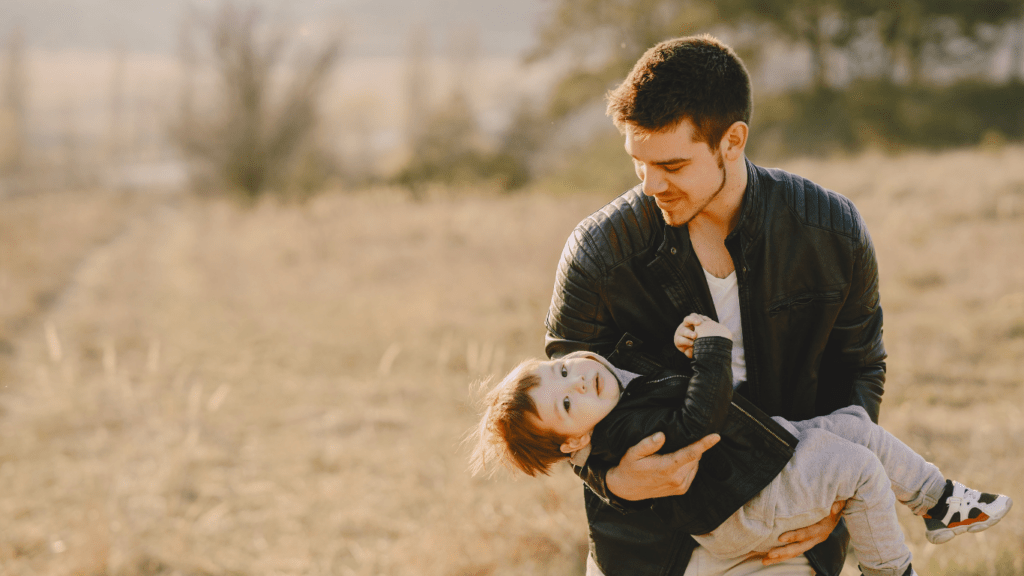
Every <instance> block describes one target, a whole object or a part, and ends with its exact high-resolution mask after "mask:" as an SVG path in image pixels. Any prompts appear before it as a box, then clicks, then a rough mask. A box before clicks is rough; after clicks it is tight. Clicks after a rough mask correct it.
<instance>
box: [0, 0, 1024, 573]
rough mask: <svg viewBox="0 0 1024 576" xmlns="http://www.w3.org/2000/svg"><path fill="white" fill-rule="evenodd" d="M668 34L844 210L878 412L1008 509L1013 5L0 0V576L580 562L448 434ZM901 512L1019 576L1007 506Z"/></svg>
mask: <svg viewBox="0 0 1024 576" xmlns="http://www.w3.org/2000/svg"><path fill="white" fill-rule="evenodd" d="M697 32H711V33H713V34H715V35H717V36H719V37H720V38H722V39H723V40H725V41H726V42H728V43H730V44H731V45H733V46H734V47H735V48H736V49H737V51H738V52H739V53H740V54H741V56H742V57H743V58H744V60H745V62H746V63H747V66H748V68H749V70H750V73H751V76H752V79H753V82H754V102H755V105H754V118H753V122H752V129H751V139H750V143H749V145H748V148H747V152H748V156H749V157H750V158H751V159H752V160H753V161H754V162H756V163H759V164H761V165H767V166H779V167H783V168H786V169H789V170H791V171H794V172H796V173H798V174H801V175H803V176H807V177H809V178H811V179H813V180H815V181H816V182H818V183H820V184H822V185H824V186H826V187H829V188H832V189H834V190H837V191H838V192H840V193H842V194H844V195H846V196H848V197H850V198H851V199H852V200H853V201H854V203H855V204H856V205H857V207H858V208H859V209H860V211H861V213H862V214H863V216H864V218H865V220H866V221H867V223H868V226H869V229H870V230H871V233H872V237H873V239H874V242H875V245H876V249H877V250H878V257H879V266H880V272H881V282H882V298H883V306H884V308H885V311H886V333H885V338H886V346H887V348H888V350H889V354H890V358H889V371H888V373H889V376H888V383H887V393H886V398H885V403H884V405H883V408H884V409H883V411H882V424H883V425H885V426H886V427H887V428H889V429H890V430H891V431H893V432H894V433H896V434H897V435H898V436H900V437H901V438H902V439H904V440H905V441H906V442H907V443H908V444H910V445H911V446H912V447H914V448H915V449H917V450H918V451H920V452H922V453H923V454H925V455H926V457H928V458H929V459H931V460H932V461H934V462H936V463H937V464H938V465H939V466H940V467H941V468H942V469H943V470H944V471H945V472H947V474H949V475H950V476H953V477H956V478H957V479H959V480H962V481H964V482H965V483H968V484H971V485H977V486H978V487H980V488H983V489H986V490H990V491H1000V492H1003V493H1009V494H1011V495H1012V496H1014V497H1018V499H1019V498H1020V497H1021V496H1020V495H1019V494H1015V493H1014V492H1015V491H1016V490H1017V486H1018V485H1019V478H1020V477H1021V475H1022V474H1024V463H1021V461H1020V459H1019V458H1018V457H1017V455H1018V454H1019V453H1020V452H1021V451H1022V449H1024V440H1022V439H1024V416H1022V414H1021V409H1020V408H1019V406H1021V405H1022V404H1024V389H1022V387H1021V376H1020V375H1021V374H1022V373H1024V259H1022V258H1021V256H1020V253H1021V249H1022V248H1024V145H1022V144H1021V140H1022V139H1024V4H1021V3H1020V2H1019V0H1018V1H1009V0H974V1H970V2H947V1H940V0H908V1H905V2H899V3H892V2H876V1H874V0H860V1H843V0H819V1H802V0H790V1H788V2H774V1H767V0H761V1H759V2H748V1H744V0H718V1H715V2H711V1H704V0H688V1H668V0H523V1H520V2H514V3H484V2H470V1H468V0H430V1H426V0H422V1H420V2H411V1H405V0H378V1H375V2H369V1H364V0H337V1H315V2H314V1H307V0H302V1H294V2H287V3H285V2H270V1H262V2H258V1H253V2H247V3H243V2H234V3H230V2H221V1H219V0H194V1H185V0H180V1H179V0H159V1H156V0H154V1H150V2H126V1H124V0H75V1H73V2H72V1H67V0H65V1H60V0H34V1H28V0H0V438H2V440H0V517H3V518H4V522H2V523H0V524H2V527H0V575H6V574H12V575H35V574H47V575H50V574H69V575H71V574H74V575H89V576H100V575H103V576H113V575H153V576H170V575H214V574H217V575H220V574H224V575H257V574H259V575H263V574H266V575H271V574H331V575H334V574H338V575H345V576H350V575H377V574H381V575H385V574H387V575H390V574H395V575H398V574H416V575H421V574H438V575H452V576H456V575H458V576H469V575H480V576H482V575H504V574H582V573H583V562H584V559H585V554H586V545H587V535H586V521H585V518H584V516H583V509H582V497H581V496H582V494H581V489H580V487H579V482H578V480H576V478H575V477H574V476H572V474H571V473H569V472H568V471H567V470H561V471H559V472H558V473H556V474H553V475H552V476H551V477H548V478H544V479H541V480H515V479H512V478H507V477H504V476H499V477H497V478H495V479H487V478H471V477H469V476H468V474H467V473H466V472H465V469H466V457H467V451H466V449H465V447H464V446H463V445H462V439H463V437H464V435H465V433H466V431H467V430H468V429H469V428H470V427H471V426H472V425H473V423H474V421H475V419H476V410H477V408H476V405H475V398H476V396H477V392H476V391H477V390H478V385H479V383H480V382H482V381H485V380H486V379H487V378H488V377H490V376H493V375H500V374H503V373H504V371H506V370H507V369H509V368H510V367H511V366H512V365H514V363H516V362H517V361H518V360H519V359H521V358H523V357H525V356H527V355H539V354H542V353H543V349H542V343H543V335H544V329H543V319H544V315H545V312H546V310H547V307H548V302H549V300H550V296H551V286H552V284H553V272H554V268H555V264H556V263H557V260H558V257H559V254H560V252H561V247H562V244H563V243H564V241H565V238H566V237H567V236H568V234H569V232H570V231H571V230H572V228H573V226H574V225H575V224H576V223H577V222H578V221H579V220H580V219H582V218H583V217H585V216H586V215H588V214H590V213H591V212H593V211H594V210H596V209H598V208H600V207H601V206H602V205H603V204H605V203H606V202H608V201H609V200H611V199H612V198H613V197H614V196H615V195H617V194H618V193H620V192H622V191H623V190H625V189H626V188H627V187H630V186H632V185H634V184H635V182H636V177H635V175H634V174H633V170H632V166H631V163H630V162H629V161H628V158H627V157H626V155H625V154H624V153H623V151H622V142H621V139H620V136H619V135H618V134H617V132H616V131H615V130H614V128H613V127H612V125H611V122H610V121H609V120H608V119H607V118H606V117H605V116H604V104H603V96H604V93H605V92H606V91H607V90H608V89H610V88H612V87H614V86H615V85H616V83H617V82H619V81H620V80H621V79H622V78H623V77H624V76H625V74H626V73H627V72H628V70H629V68H630V66H631V65H632V63H633V62H634V61H635V60H636V58H637V57H638V56H639V55H640V54H641V53H642V52H643V51H644V50H645V49H646V48H648V47H649V46H651V45H653V44H654V43H656V42H657V41H660V40H663V39H666V38H670V37H674V36H679V35H684V34H690V33H697ZM904 512H905V511H901V520H902V521H903V522H904V527H905V532H906V533H907V538H908V542H909V543H910V545H911V548H912V550H913V552H914V555H915V560H914V562H915V566H916V567H917V569H918V571H919V572H921V573H922V574H926V573H927V574H975V575H995V574H998V575H1008V574H1014V575H1018V574H1024V564H1022V562H1024V559H1022V557H1021V555H1020V550H1021V549H1024V522H1021V521H1019V520H1017V518H1016V516H1018V515H1017V514H1016V513H1014V512H1011V514H1010V516H1009V517H1008V518H1007V519H1005V520H1004V521H1003V522H1002V523H1001V524H1000V525H999V526H997V527H996V528H994V529H993V530H991V531H988V532H986V533H984V534H982V535H977V536H975V535H972V536H969V537H962V538H958V539H956V540H954V541H953V542H952V543H950V544H946V545H943V546H933V545H930V544H928V543H927V542H926V541H925V540H924V538H923V530H922V526H921V523H920V520H919V519H915V518H913V517H910V516H909V514H906V513H904ZM857 573H858V571H857V569H856V567H855V560H854V559H853V558H852V557H851V559H850V561H849V563H848V567H847V571H846V572H844V574H857Z"/></svg>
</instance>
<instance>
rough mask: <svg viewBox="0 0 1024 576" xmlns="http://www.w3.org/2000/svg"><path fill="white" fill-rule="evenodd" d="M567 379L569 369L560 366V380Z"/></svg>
mask: <svg viewBox="0 0 1024 576" xmlns="http://www.w3.org/2000/svg"><path fill="white" fill-rule="evenodd" d="M568 377H569V369H568V368H566V367H565V365H563V366H562V378H568Z"/></svg>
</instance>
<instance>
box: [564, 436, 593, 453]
mask: <svg viewBox="0 0 1024 576" xmlns="http://www.w3.org/2000/svg"><path fill="white" fill-rule="evenodd" d="M589 444H590V432H587V433H586V434H584V435H582V436H577V437H575V438H569V439H568V440H566V441H565V442H563V443H562V448H561V450H562V453H563V454H572V453H573V452H575V451H577V450H579V449H580V448H583V447H584V446H587V445H589Z"/></svg>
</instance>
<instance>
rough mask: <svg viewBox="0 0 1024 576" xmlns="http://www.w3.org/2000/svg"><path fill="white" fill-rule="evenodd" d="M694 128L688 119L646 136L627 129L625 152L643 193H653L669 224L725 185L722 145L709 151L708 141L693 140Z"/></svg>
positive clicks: (688, 216) (678, 222)
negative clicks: (641, 184)
mask: <svg viewBox="0 0 1024 576" xmlns="http://www.w3.org/2000/svg"><path fill="white" fill-rule="evenodd" d="M693 132H694V130H693V123H692V122H691V121H689V120H683V122H681V123H680V124H679V125H678V126H676V127H675V128H673V129H671V130H667V131H665V132H657V133H653V134H650V135H648V136H646V137H637V136H636V135H635V133H634V132H633V131H632V130H627V132H626V153H628V154H629V155H630V157H632V158H633V167H634V168H635V169H636V175H637V176H638V177H639V178H640V180H642V181H643V183H644V184H643V186H644V194H646V195H648V196H653V197H654V199H655V201H657V203H658V208H661V212H662V214H664V216H665V221H666V222H667V223H668V224H669V225H670V226H683V225H685V224H686V223H688V222H689V221H690V220H692V219H693V218H694V216H696V215H698V214H700V213H701V212H703V211H704V209H705V208H707V207H708V205H709V204H711V202H712V201H713V200H714V199H715V198H716V197H717V196H718V194H719V192H721V191H722V189H723V188H724V187H725V180H726V179H725V162H724V161H723V159H722V151H721V147H720V146H719V149H718V150H716V151H715V152H712V151H711V147H710V146H709V145H708V143H707V142H694V141H693Z"/></svg>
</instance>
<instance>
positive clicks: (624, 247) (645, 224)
mask: <svg viewBox="0 0 1024 576" xmlns="http://www.w3.org/2000/svg"><path fill="white" fill-rule="evenodd" d="M660 228H661V215H660V212H658V208H657V205H655V204H654V202H653V201H651V200H650V199H649V198H647V197H646V196H644V194H643V192H642V191H641V190H640V187H639V186H637V187H635V188H633V189H631V190H629V191H627V192H626V193H624V194H622V195H621V196H619V197H618V198H616V199H614V200H612V201H611V202H609V203H608V204H606V205H605V206H604V207H602V208H601V209H600V210H598V211H597V212H594V213H593V214H591V215H590V216H588V217H587V218H585V219H584V220H583V221H582V222H580V223H579V224H578V225H577V226H576V229H575V230H574V231H573V233H572V235H571V236H570V237H569V241H568V242H567V243H566V247H565V248H566V253H565V254H563V259H565V258H566V257H567V256H570V255H571V256H572V259H573V260H574V261H575V262H576V263H577V264H580V265H583V266H584V267H585V268H590V269H591V270H595V268H596V270H595V271H600V272H604V271H607V270H609V269H611V268H614V267H615V266H617V265H618V264H620V263H622V262H623V261H625V260H627V259H629V258H630V257H631V256H633V255H635V254H637V253H639V252H642V251H643V250H645V249H646V248H648V247H649V246H650V244H651V242H652V241H653V240H654V239H655V235H656V232H657V231H658V230H660Z"/></svg>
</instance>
